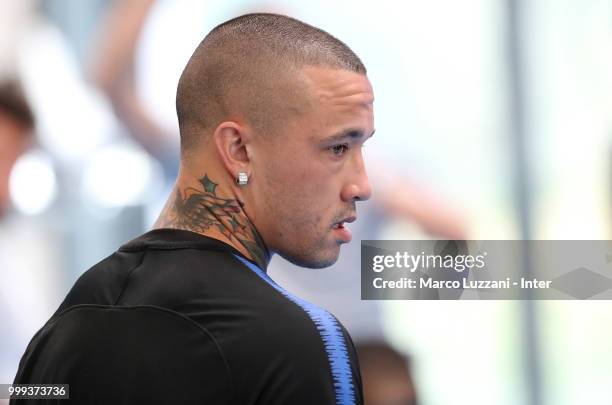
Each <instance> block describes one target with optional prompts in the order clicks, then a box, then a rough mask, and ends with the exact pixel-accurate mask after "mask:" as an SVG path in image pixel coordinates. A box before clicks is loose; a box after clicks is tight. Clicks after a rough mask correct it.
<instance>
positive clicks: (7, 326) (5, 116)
mask: <svg viewBox="0 0 612 405" xmlns="http://www.w3.org/2000/svg"><path fill="white" fill-rule="evenodd" d="M34 127H35V117H34V114H33V112H32V110H31V109H30V105H29V103H28V100H27V99H26V97H25V95H24V94H23V92H22V89H21V85H20V82H19V80H17V79H12V78H10V76H9V77H7V78H5V79H3V80H2V81H1V82H0V325H2V331H1V332H0V383H7V382H9V381H10V379H12V378H13V377H14V375H15V372H16V371H17V365H18V362H19V357H20V354H21V353H23V349H24V348H25V346H26V345H27V343H28V340H29V339H30V338H31V336H32V334H33V333H34V332H35V331H36V330H37V329H38V328H40V323H41V322H43V321H44V320H45V319H47V318H48V317H49V315H50V314H51V313H52V310H51V308H52V307H55V306H57V304H58V303H59V302H60V300H59V299H57V296H56V292H57V288H56V287H57V285H56V284H57V283H56V281H55V280H54V279H56V278H57V277H56V274H55V273H54V271H53V270H54V269H55V265H56V264H57V263H56V255H55V253H56V252H55V248H56V247H55V246H54V245H53V243H52V238H51V237H50V235H49V234H48V232H46V230H45V229H44V226H41V224H40V223H39V221H36V220H30V219H29V218H26V217H24V216H22V215H19V213H18V211H17V210H15V209H13V207H12V201H11V195H10V187H9V185H10V178H11V174H12V172H13V169H14V167H15V165H16V162H17V161H18V160H19V158H20V157H21V156H22V155H23V154H24V153H26V152H28V151H29V149H30V148H31V147H33V145H34V143H35V135H34ZM28 187H36V184H29V185H28ZM32 246H36V254H32V253H31V249H32ZM0 403H2V401H1V400H0Z"/></svg>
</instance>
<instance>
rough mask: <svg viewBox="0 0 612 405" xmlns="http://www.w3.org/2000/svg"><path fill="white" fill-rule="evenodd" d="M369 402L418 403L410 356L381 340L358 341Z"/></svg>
mask: <svg viewBox="0 0 612 405" xmlns="http://www.w3.org/2000/svg"><path fill="white" fill-rule="evenodd" d="M357 354H358V355H359V364H360V367H361V374H362V376H363V393H364V400H365V401H364V402H365V403H366V404H368V405H417V403H418V402H417V395H416V390H415V387H414V384H413V379H412V375H411V371H410V359H409V358H408V357H407V356H405V355H403V354H401V353H399V352H398V351H397V350H395V349H394V348H393V347H391V346H390V345H389V344H387V343H385V342H382V341H364V342H358V343H357Z"/></svg>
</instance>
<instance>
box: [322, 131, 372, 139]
mask: <svg viewBox="0 0 612 405" xmlns="http://www.w3.org/2000/svg"><path fill="white" fill-rule="evenodd" d="M375 132H376V130H374V131H372V133H371V134H370V135H368V136H367V138H369V137H371V136H372V135H374V133H375ZM363 137H364V131H363V129H359V128H348V129H344V130H342V131H340V132H338V133H336V134H334V135H331V136H329V137H327V138H325V141H326V142H338V141H343V140H345V139H350V140H357V139H360V138H363Z"/></svg>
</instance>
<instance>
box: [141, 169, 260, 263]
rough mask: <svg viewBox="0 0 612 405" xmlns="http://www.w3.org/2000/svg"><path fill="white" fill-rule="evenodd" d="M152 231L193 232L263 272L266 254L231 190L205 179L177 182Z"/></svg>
mask: <svg viewBox="0 0 612 405" xmlns="http://www.w3.org/2000/svg"><path fill="white" fill-rule="evenodd" d="M153 228H173V229H183V230H187V231H192V232H196V233H199V234H202V235H205V236H209V237H211V238H214V239H218V240H221V241H223V242H225V243H228V244H229V245H231V246H233V247H234V248H236V249H237V250H238V251H240V252H241V253H242V254H243V255H245V256H246V257H247V258H249V259H251V260H252V261H254V262H255V263H257V265H258V266H259V267H260V268H262V269H265V268H266V267H267V266H268V263H269V262H270V253H269V251H268V249H267V247H266V245H265V243H264V241H263V239H262V238H261V236H260V235H259V234H258V233H257V230H256V229H255V226H254V225H253V223H252V222H251V220H250V219H249V217H248V216H247V215H246V213H245V211H244V203H243V202H242V201H240V200H239V199H238V198H237V197H236V195H235V194H233V193H232V192H231V188H222V187H221V185H220V184H217V183H215V182H214V179H212V178H210V177H208V175H204V176H202V177H201V178H200V179H197V180H196V179H195V178H193V179H185V178H184V176H181V177H180V178H179V180H178V181H177V183H176V185H175V187H174V190H173V194H172V195H171V196H170V197H169V198H168V201H167V202H166V205H165V207H164V209H163V210H162V212H161V214H160V215H159V218H158V219H157V221H156V222H155V224H154V225H153Z"/></svg>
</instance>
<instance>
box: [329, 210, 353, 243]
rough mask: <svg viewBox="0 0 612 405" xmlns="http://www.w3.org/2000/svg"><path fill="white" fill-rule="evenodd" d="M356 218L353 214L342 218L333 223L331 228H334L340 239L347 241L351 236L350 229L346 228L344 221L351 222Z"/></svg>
mask: <svg viewBox="0 0 612 405" xmlns="http://www.w3.org/2000/svg"><path fill="white" fill-rule="evenodd" d="M356 219H357V217H356V216H355V215H352V216H349V217H346V218H344V219H343V220H341V221H338V222H336V223H334V225H333V226H332V229H333V230H334V233H335V234H336V235H337V236H338V237H339V238H340V239H342V241H343V242H344V243H348V242H350V241H351V238H352V234H351V231H350V229H348V228H346V227H345V226H344V224H345V223H351V222H355V220H356Z"/></svg>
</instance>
